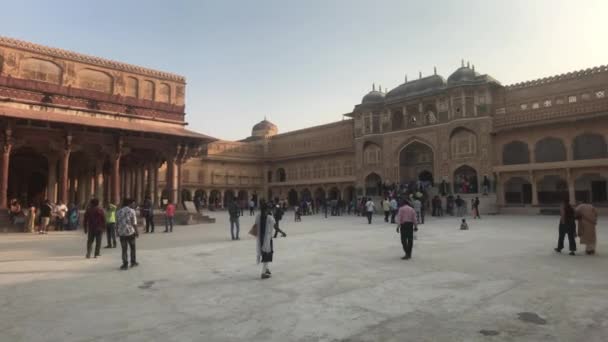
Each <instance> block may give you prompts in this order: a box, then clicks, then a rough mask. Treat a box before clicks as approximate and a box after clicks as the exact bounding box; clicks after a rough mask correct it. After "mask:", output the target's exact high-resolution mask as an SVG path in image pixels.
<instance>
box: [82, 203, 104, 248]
mask: <svg viewBox="0 0 608 342" xmlns="http://www.w3.org/2000/svg"><path fill="white" fill-rule="evenodd" d="M105 228H106V216H105V213H104V211H103V209H101V208H100V207H99V200H98V199H97V198H93V199H92V200H91V204H90V205H89V207H88V208H87V211H86V213H85V214H84V232H85V233H87V234H88V238H87V258H90V257H91V247H93V240H95V257H96V258H97V257H98V256H100V249H101V235H102V234H103V231H104V230H105Z"/></svg>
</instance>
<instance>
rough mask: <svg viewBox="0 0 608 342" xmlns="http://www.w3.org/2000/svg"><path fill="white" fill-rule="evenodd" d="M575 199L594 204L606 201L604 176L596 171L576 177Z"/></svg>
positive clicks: (607, 197)
mask: <svg viewBox="0 0 608 342" xmlns="http://www.w3.org/2000/svg"><path fill="white" fill-rule="evenodd" d="M574 190H575V194H576V196H575V197H576V200H577V201H581V202H587V203H594V204H604V203H606V202H608V191H607V190H608V188H607V182H606V178H604V177H602V176H601V175H600V174H597V173H587V174H584V175H581V176H580V177H578V178H577V179H576V181H575V183H574Z"/></svg>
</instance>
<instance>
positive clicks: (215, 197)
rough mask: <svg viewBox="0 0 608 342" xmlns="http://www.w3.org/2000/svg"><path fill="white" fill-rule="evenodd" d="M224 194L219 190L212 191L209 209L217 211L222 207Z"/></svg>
mask: <svg viewBox="0 0 608 342" xmlns="http://www.w3.org/2000/svg"><path fill="white" fill-rule="evenodd" d="M221 199H222V194H221V193H220V192H219V191H218V190H211V192H210V193H209V209H216V208H218V207H219V205H220V201H221Z"/></svg>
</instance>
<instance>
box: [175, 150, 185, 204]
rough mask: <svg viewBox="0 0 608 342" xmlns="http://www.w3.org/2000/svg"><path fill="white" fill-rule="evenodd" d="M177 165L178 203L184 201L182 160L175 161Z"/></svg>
mask: <svg viewBox="0 0 608 342" xmlns="http://www.w3.org/2000/svg"><path fill="white" fill-rule="evenodd" d="M175 167H176V171H175V173H176V175H177V177H176V178H177V186H176V187H177V202H176V203H182V200H183V198H182V162H181V161H179V160H178V161H177V162H176V163H175Z"/></svg>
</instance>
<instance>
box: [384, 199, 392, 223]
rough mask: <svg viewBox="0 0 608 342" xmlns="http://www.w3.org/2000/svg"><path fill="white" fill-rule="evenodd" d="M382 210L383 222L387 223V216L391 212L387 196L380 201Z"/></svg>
mask: <svg viewBox="0 0 608 342" xmlns="http://www.w3.org/2000/svg"><path fill="white" fill-rule="evenodd" d="M382 210H383V211H384V222H387V223H388V216H389V215H390V214H391V203H390V202H389V200H388V197H384V200H383V201H382Z"/></svg>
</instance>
